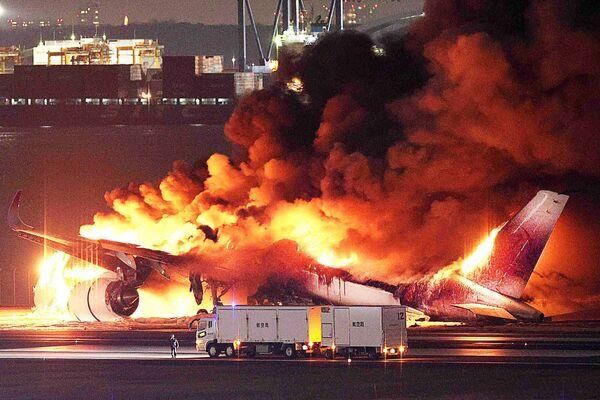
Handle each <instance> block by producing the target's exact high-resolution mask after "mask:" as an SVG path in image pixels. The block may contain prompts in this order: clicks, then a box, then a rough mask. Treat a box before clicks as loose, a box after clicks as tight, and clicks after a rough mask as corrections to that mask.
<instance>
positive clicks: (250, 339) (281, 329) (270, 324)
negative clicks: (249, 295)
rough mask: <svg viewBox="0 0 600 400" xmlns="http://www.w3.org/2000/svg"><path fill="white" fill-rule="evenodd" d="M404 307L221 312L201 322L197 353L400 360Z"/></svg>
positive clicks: (230, 308) (220, 308) (227, 309)
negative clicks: (357, 357) (390, 357)
mask: <svg viewBox="0 0 600 400" xmlns="http://www.w3.org/2000/svg"><path fill="white" fill-rule="evenodd" d="M406 343H407V342H406V307H404V306H348V307H343V306H217V307H215V309H214V312H213V314H208V315H206V316H204V317H202V318H201V319H199V321H198V328H197V331H196V349H197V350H198V351H202V352H204V351H205V352H207V353H208V355H209V356H210V357H218V356H219V355H220V354H221V353H225V355H226V356H227V357H237V356H242V355H246V356H250V357H252V356H254V355H256V354H283V355H285V356H286V357H288V358H293V357H296V356H297V355H299V354H300V355H307V354H313V355H325V356H326V357H328V358H333V357H335V355H337V354H341V355H344V356H348V357H350V356H351V355H367V356H369V357H371V358H378V357H380V356H383V355H387V356H394V355H402V354H403V353H404V352H405V351H406V349H407V344H406Z"/></svg>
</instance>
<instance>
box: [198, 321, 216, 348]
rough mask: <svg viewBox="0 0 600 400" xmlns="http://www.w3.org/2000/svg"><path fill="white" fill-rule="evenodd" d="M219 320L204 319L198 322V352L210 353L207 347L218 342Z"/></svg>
mask: <svg viewBox="0 0 600 400" xmlns="http://www.w3.org/2000/svg"><path fill="white" fill-rule="evenodd" d="M216 333H217V318H216V317H215V316H212V315H211V317H209V318H202V319H201V320H199V321H198V328H197V330H196V350H197V351H202V352H204V351H206V352H208V348H207V345H208V344H210V343H214V342H215V341H216V339H217V338H216V336H217V335H216Z"/></svg>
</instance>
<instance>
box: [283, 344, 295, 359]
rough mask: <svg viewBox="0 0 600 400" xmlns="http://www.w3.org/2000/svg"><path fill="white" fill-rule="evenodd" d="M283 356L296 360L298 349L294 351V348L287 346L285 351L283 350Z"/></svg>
mask: <svg viewBox="0 0 600 400" xmlns="http://www.w3.org/2000/svg"><path fill="white" fill-rule="evenodd" d="M283 354H285V356H286V357H287V358H295V357H296V349H294V346H286V347H285V349H283Z"/></svg>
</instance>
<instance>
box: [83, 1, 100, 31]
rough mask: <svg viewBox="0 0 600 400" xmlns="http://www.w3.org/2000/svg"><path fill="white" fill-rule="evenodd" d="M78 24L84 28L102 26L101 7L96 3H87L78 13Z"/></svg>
mask: <svg viewBox="0 0 600 400" xmlns="http://www.w3.org/2000/svg"><path fill="white" fill-rule="evenodd" d="M77 18H78V23H79V25H83V26H92V25H93V26H98V25H100V6H99V5H98V3H97V2H95V1H89V2H86V3H85V4H84V5H83V6H81V7H80V8H79V11H78V13H77Z"/></svg>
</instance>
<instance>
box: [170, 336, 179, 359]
mask: <svg viewBox="0 0 600 400" xmlns="http://www.w3.org/2000/svg"><path fill="white" fill-rule="evenodd" d="M169 342H170V343H171V358H177V349H178V348H179V341H178V340H177V339H175V335H171V339H170V340H169Z"/></svg>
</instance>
